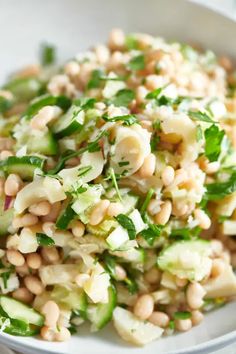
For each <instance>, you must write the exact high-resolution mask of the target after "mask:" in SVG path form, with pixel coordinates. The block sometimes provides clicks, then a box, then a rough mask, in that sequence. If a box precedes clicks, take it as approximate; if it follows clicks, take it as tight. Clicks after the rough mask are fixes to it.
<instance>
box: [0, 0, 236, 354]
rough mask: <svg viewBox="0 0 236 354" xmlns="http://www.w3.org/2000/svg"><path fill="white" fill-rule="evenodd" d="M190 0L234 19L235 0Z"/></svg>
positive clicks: (224, 353) (226, 351) (234, 348)
mask: <svg viewBox="0 0 236 354" xmlns="http://www.w3.org/2000/svg"><path fill="white" fill-rule="evenodd" d="M192 1H193V2H197V3H199V4H203V5H205V6H208V7H211V8H213V9H217V10H218V11H220V12H222V13H225V14H228V15H230V16H231V17H232V16H233V17H234V18H235V20H236V0H192ZM235 324H236V321H235ZM0 354H17V353H13V352H12V351H11V350H9V349H8V348H5V347H3V346H0ZM22 354H24V353H22ZM32 354H34V353H32ZM160 354H161V353H160ZM213 354H236V344H233V345H231V346H229V347H226V348H223V349H221V350H217V351H216V352H214V353H213Z"/></svg>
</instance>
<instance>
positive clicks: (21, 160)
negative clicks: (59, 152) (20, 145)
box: [0, 156, 44, 180]
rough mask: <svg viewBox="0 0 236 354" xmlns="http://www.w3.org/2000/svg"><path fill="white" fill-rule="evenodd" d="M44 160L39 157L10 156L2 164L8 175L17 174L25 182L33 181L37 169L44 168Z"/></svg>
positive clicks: (0, 165) (0, 164)
mask: <svg viewBox="0 0 236 354" xmlns="http://www.w3.org/2000/svg"><path fill="white" fill-rule="evenodd" d="M43 164H44V160H43V159H41V158H40V157H38V156H23V157H17V156H10V157H8V158H7V159H6V160H4V161H1V162H0V169H1V168H2V169H3V170H4V171H5V172H7V173H8V174H10V173H16V174H18V175H19V176H20V177H21V178H22V179H24V180H31V179H32V178H33V176H34V170H35V169H36V168H40V169H42V168H43Z"/></svg>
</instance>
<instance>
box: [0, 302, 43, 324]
mask: <svg viewBox="0 0 236 354" xmlns="http://www.w3.org/2000/svg"><path fill="white" fill-rule="evenodd" d="M0 306H1V308H2V310H3V311H4V312H5V313H6V314H7V317H10V318H11V319H15V320H19V321H23V322H25V323H28V324H33V325H35V326H40V327H41V326H43V324H44V316H43V315H41V314H40V313H39V312H37V311H36V310H34V309H33V308H32V307H30V306H27V305H25V304H23V303H22V302H20V301H18V300H15V299H12V298H10V297H8V296H3V295H1V296H0Z"/></svg>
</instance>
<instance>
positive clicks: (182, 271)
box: [157, 239, 211, 281]
mask: <svg viewBox="0 0 236 354" xmlns="http://www.w3.org/2000/svg"><path fill="white" fill-rule="evenodd" d="M210 252H211V249H210V244H209V242H208V241H206V240H202V239H199V240H186V241H179V242H175V243H173V244H172V245H171V246H169V247H167V248H166V249H164V250H163V251H162V252H161V253H160V255H159V257H158V259H157V264H158V266H159V267H160V268H161V269H162V270H166V271H169V272H170V273H172V274H174V275H176V276H178V277H179V278H186V279H189V280H191V281H193V280H195V281H201V280H202V279H203V278H204V277H205V276H206V275H208V274H209V273H210V269H211V260H210V258H209V255H210Z"/></svg>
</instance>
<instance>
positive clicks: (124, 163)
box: [118, 161, 129, 167]
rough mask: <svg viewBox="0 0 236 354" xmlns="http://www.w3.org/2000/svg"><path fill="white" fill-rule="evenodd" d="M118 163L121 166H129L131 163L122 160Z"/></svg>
mask: <svg viewBox="0 0 236 354" xmlns="http://www.w3.org/2000/svg"><path fill="white" fill-rule="evenodd" d="M118 165H119V166H120V167H123V166H128V165H129V161H120V162H118Z"/></svg>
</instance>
